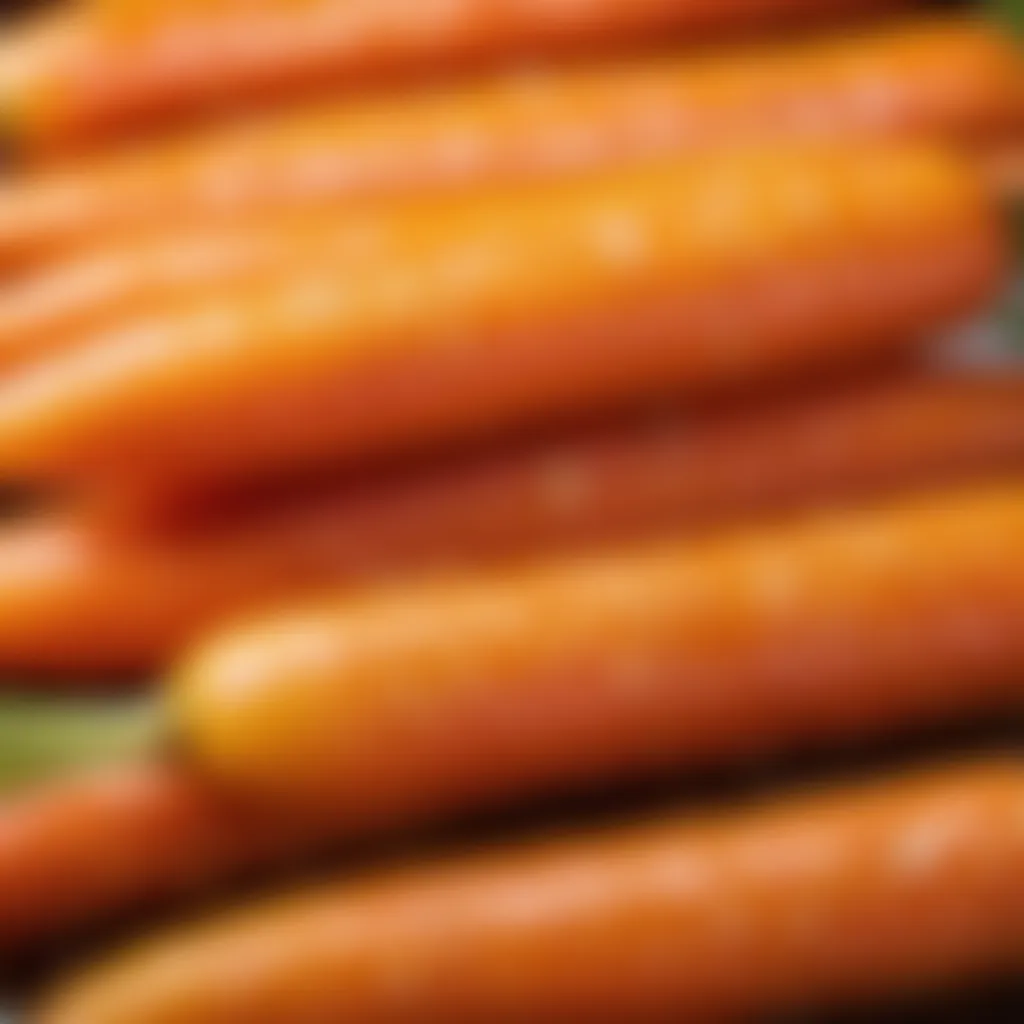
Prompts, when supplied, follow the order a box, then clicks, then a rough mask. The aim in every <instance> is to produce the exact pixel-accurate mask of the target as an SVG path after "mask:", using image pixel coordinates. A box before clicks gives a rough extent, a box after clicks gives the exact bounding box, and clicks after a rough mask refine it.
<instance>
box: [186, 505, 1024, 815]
mask: <svg viewBox="0 0 1024 1024" xmlns="http://www.w3.org/2000/svg"><path fill="white" fill-rule="evenodd" d="M1021 537H1024V489H1022V488H1019V487H1017V488H1008V489H1005V490H1000V489H998V488H996V489H992V490H982V491H980V492H977V493H963V494H959V495H957V494H947V495H940V496H937V497H936V496H933V497H931V498H930V499H917V500H916V501H911V502H907V503H905V504H902V505H893V506H891V507H882V508H878V509H871V510H864V511H860V512H852V511H847V512H845V513H841V514H835V515H824V516H821V517H820V518H811V519H810V520H808V521H803V522H796V523H793V524H788V525H783V526H778V527H775V528H765V527H762V528H761V529H760V530H758V529H754V530H751V531H749V532H748V533H741V534H739V535H737V536H726V537H722V538H720V539H717V540H711V541H707V542H705V543H703V544H694V543H692V542H691V543H679V542H676V543H672V544H662V545H660V546H655V547H651V548H649V549H647V548H645V549H641V550H637V551H631V552H620V553H616V554H606V555H604V556H603V557H600V558H597V557H594V558H591V559H590V560H585V559H584V560H569V561H561V562H555V563H553V564H550V565H544V566H540V567H536V568H533V569H531V570H529V571H520V572H515V573H508V572H505V573H498V572H492V573H491V574H485V575H481V576H479V577H476V578H467V579H461V580H449V581H443V580H442V581H431V582H427V583H422V584H420V585H412V584H407V585H406V586H405V587H404V588H403V587H395V588H393V589H385V590H384V591H383V592H374V593H370V594H363V595H355V596H353V595H351V594H350V595H347V596H344V597H340V598H337V599H335V600H333V601H332V600H324V601H321V602H319V603H316V602H314V603H312V604H310V605H309V606H307V607H300V608H298V609H296V610H294V611H291V612H284V613H279V614H277V615H271V616H266V617H264V618H262V619H257V620H256V621H255V622H252V623H250V624H249V625H247V626H244V627H242V628H236V629H229V630H227V631H226V632H225V633H224V634H223V635H222V636H220V637H219V638H215V639H213V640H212V641H210V642H208V643H207V644H205V645H203V646H202V647H201V648H200V650H199V651H197V652H195V653H194V655H193V656H192V657H191V658H190V659H187V661H186V664H184V665H182V666H181V667H180V670H179V671H178V672H177V673H176V679H175V682H174V685H173V686H172V687H171V698H170V703H171V707H172V708H173V709H174V711H175V713H176V715H177V721H178V725H179V729H180V731H181V735H182V736H183V738H184V742H185V743H186V744H187V746H188V748H189V749H190V750H191V751H192V755H193V756H194V757H195V758H196V760H197V763H198V764H201V765H203V767H204V770H205V771H207V772H208V773H210V775H211V777H214V778H217V779H220V780H222V781H223V782H224V783H225V784H230V785H231V786H233V787H237V788H238V790H239V791H240V792H248V793H252V794H254V795H257V794H258V795H259V796H260V797H261V798H268V799H273V800H275V801H276V800H282V801H283V802H285V804H286V805H287V806H308V807H310V808H315V809H317V810H318V811H319V812H321V813H323V814H325V815H328V816H335V817H336V818H337V819H339V820H343V821H345V822H347V823H350V822H363V821H369V822H371V823H373V824H375V825H376V824H378V823H379V822H384V823H387V824H390V823H391V822H393V821H401V822H403V823H404V822H408V821H409V820H415V819H417V818H418V817H421V816H422V817H424V818H433V817H435V816H437V815H441V814H446V813H450V812H452V811H462V810H464V809H466V808H475V807H477V806H491V805H493V804H495V803H499V802H501V801H502V800H504V799H509V798H512V799H519V798H522V797H523V796H529V795H533V794H536V793H546V792H550V791H551V790H553V789H555V790H557V789H559V788H561V787H570V786H572V785H573V784H574V783H580V782H591V781H593V780H595V779H618V778H620V777H622V776H624V775H631V774H636V773H638V772H641V773H642V772H644V771H647V770H651V769H654V768H658V767H664V766H666V765H673V766H678V765H683V766H693V765H698V764H699V765H704V764H708V763H720V762H723V761H727V760H729V759H730V758H736V757H748V756H753V755H754V754H760V753H765V752H769V753H770V752H774V751H777V750H780V749H787V750H788V749H791V748H793V747H799V746H808V745H810V746H814V745H817V744H828V743H830V742H835V741H836V740H837V739H840V738H845V737H863V736H869V735H876V734H878V733H887V732H890V731H893V730H895V729H898V728H900V727H904V726H907V725H911V724H913V725H919V724H922V723H925V722H929V721H937V720H940V719H944V718H946V717H953V716H956V715H959V714H966V713H970V712H980V711H984V710H992V709H995V708H999V707H1005V706H1006V705H1014V706H1019V705H1020V704H1021V703H1022V702H1024V688H1022V683H1021V680H1022V678H1024V548H1022V546H1021V543H1020V541H1021Z"/></svg>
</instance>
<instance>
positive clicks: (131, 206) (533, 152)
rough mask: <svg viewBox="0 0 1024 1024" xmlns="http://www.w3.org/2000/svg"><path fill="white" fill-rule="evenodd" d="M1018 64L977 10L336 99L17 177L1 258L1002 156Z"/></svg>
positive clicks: (1023, 105) (0, 208)
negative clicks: (977, 153)
mask: <svg viewBox="0 0 1024 1024" xmlns="http://www.w3.org/2000/svg"><path fill="white" fill-rule="evenodd" d="M631 2H635V0H631ZM641 6H642V5H641ZM713 6H714V7H715V8H716V9H719V10H723V11H724V10H726V9H728V8H729V7H730V4H728V3H722V2H721V0H716V3H715V4H714V5H713ZM1021 70H1022V69H1021V61H1020V54H1019V51H1018V49H1017V48H1016V46H1015V44H1014V43H1013V41H1012V40H1011V38H1010V37H1009V36H1008V35H1006V34H1003V33H1002V32H1000V31H999V30H998V29H997V28H995V27H994V26H992V25H990V24H988V23H986V22H983V21H980V20H970V19H966V18H960V19H945V20H920V21H912V22H907V23H902V24H898V25H895V26H889V27H886V28H881V29H875V30H873V31H871V32H870V33H857V34H854V35H852V36H849V35H848V36H846V37H843V38H835V39H811V40H808V41H805V42H799V43H794V42H789V43H786V44H772V45H771V46H766V45H764V44H760V45H758V46H756V47H748V48H744V49H733V50H728V51H722V52H720V53H714V54H711V55H707V56H696V55H694V54H686V55H683V56H663V57H659V58H657V59H648V60H646V61H643V62H639V61H635V60H634V61H633V62H630V63H621V62H620V63H616V64H604V65H599V66H596V67H589V68H577V69H568V68H560V69H554V70H549V71H546V72H542V71H534V72H531V73H529V74H522V73H520V74H513V75H506V76H503V77H501V78H499V79H497V80H489V81H486V82H484V83H482V84H481V83H478V84H467V83H462V84H458V85H449V86H446V87H445V88H443V89H435V90H432V91H430V92H428V93H425V94H420V95H418V96H410V95H408V94H403V95H400V96H397V97H384V98H376V99H365V98H364V99H357V100H351V99H349V100H346V101H341V102H338V101H335V102H332V103H321V104H320V105H318V106H316V107H314V108H312V109H306V110H300V111H298V112H288V113H285V114H280V115H277V116H274V117H268V118H265V119H263V120H262V121H253V122H251V123H248V124H245V125H244V126H242V127H238V126H229V127H227V128H225V127H223V126H221V127H219V128H215V129H213V130H207V131H205V132H203V133H200V134H193V135H190V136H188V138H187V139H185V140H184V141H177V140H175V141H162V142H156V143H152V144H150V145H148V146H145V147H141V146H140V147H136V148H135V149H133V150H132V151H130V152H128V153H123V152H115V153H112V154H109V153H108V154H103V155H98V156H93V157H92V158H86V159H84V160H83V161H80V162H76V163H73V164H71V165H69V166H67V167H64V168H54V169H51V170H48V171H47V170H44V171H42V172H40V173H35V174H30V175H27V176H25V175H22V176H20V177H14V178H13V179H11V180H9V181H6V182H4V183H3V185H2V187H0V260H2V261H3V262H7V263H19V262H21V263H25V262H29V261H32V260H38V259H40V258H42V257H46V256H48V255H50V254H52V253H54V252H56V251H60V250H65V249H67V248H68V247H71V246H77V245H81V244H83V243H85V244H98V245H100V246H105V245H107V244H108V243H109V241H110V238H111V236H115V235H117V234H120V233H123V232H125V231H133V230H138V229H140V228H153V227H170V228H171V229H172V230H177V229H178V228H179V226H181V225H182V224H188V223H192V224H199V225H202V226H206V225H208V224H210V222H211V221H212V222H214V227H213V228H212V230H211V233H212V234H213V235H214V236H215V237H216V236H217V235H218V234H219V232H221V231H223V230H224V224H225V222H229V221H233V220H239V219H242V220H249V219H251V218H252V217H253V216H254V214H255V213H257V212H258V213H260V214H267V213H270V212H272V211H275V210H282V209H283V210H296V209H299V210H301V209H308V208H310V207H312V208H313V209H315V210H321V209H322V208H323V207H325V206H326V205H330V204H340V205H342V206H344V205H348V206H349V207H355V206H358V201H361V200H364V199H365V198H366V197H369V196H378V195H386V196H391V195H396V194H407V193H410V192H416V191H421V190H439V189H458V188H460V187H464V186H465V185H467V184H469V183H473V182H480V181H488V182H490V181H509V180H519V179H523V178H543V177H557V176H561V175H564V174H566V173H569V172H571V171H578V170H580V169H583V168H586V167H596V166H601V165H607V164H611V163H628V162H631V161H639V160H643V159H648V158H650V157H652V156H656V155H659V154H667V153H681V154H686V153H695V152H703V151H705V150H707V149H709V148H714V147H719V146H721V145H724V144H728V143H736V142H744V141H746V142H749V141H752V140H770V139H784V138H793V139H798V138H807V137H834V138H839V139H844V140H849V139H853V138H857V137H861V136H863V137H868V138H876V137H882V138H885V137H892V136H925V137H939V138H942V139H951V140H953V141H956V142H962V143H965V144H967V145H968V146H969V147H970V148H971V149H976V150H981V151H987V150H989V149H990V148H992V147H993V146H998V147H999V148H1002V145H1003V142H1004V140H1006V141H1007V142H1011V141H1013V140H1015V139H1019V137H1020V130H1021V127H1022V115H1024V95H1022V74H1021ZM346 214H347V211H346ZM147 272H148V273H149V274H154V273H155V272H154V271H153V270H150V269H149V268H148V267H147V266H146V265H145V264H144V265H143V267H142V268H139V269H134V268H132V267H131V266H128V267H126V268H125V270H124V273H125V274H126V275H127V276H128V278H129V280H135V279H136V278H138V277H142V278H144V279H146V280H148V278H147V277H146V275H147ZM156 277H157V279H158V280H159V279H161V278H160V275H159V274H157V275H156ZM122 287H126V288H128V286H127V285H123V286H122ZM135 287H139V286H135ZM128 290H129V291H131V288H128ZM109 301H110V302H111V303H112V302H113V300H109Z"/></svg>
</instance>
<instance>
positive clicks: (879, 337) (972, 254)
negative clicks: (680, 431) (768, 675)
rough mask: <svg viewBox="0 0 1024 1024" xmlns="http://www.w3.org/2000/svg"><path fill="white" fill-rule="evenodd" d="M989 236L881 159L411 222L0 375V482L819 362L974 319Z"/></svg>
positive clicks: (942, 189)
mask: <svg viewBox="0 0 1024 1024" xmlns="http://www.w3.org/2000/svg"><path fill="white" fill-rule="evenodd" d="M1001 226H1002V225H1001V223H1000V219H999V217H998V216H997V215H996V211H995V209H994V208H993V204H992V203H991V201H990V199H989V197H988V195H987V194H986V191H985V188H984V185H983V183H982V181H981V180H980V178H979V176H978V175H976V174H975V173H973V172H972V170H971V169H970V168H969V167H968V165H967V164H966V163H963V162H961V161H959V160H957V159H955V158H954V157H953V156H952V155H950V154H945V153H942V152H939V151H933V150H930V149H926V148H916V147H906V146H892V147H878V146H864V147H852V148H845V147H838V148H837V147H833V146H828V147H824V148H820V147H806V148H804V147H799V148H795V149H785V150H775V149H773V150H757V151H742V152H738V153H733V154H719V155H717V156H709V157H708V158H707V159H705V160H702V161H701V162H700V163H699V164H694V163H692V162H684V163H681V164H666V165H658V166H655V167H650V168H645V169H641V170H633V171H628V172H618V173H613V174H606V175H597V176H594V177H590V178H585V179H580V180H577V181H571V182H555V183H547V184H544V185H535V186H532V187H522V188H519V189H510V190H507V191H496V192H494V193H490V192H488V193H482V194H478V195H474V196H468V197H466V198H465V199H464V200H463V201H461V202H453V201H446V202H443V203H439V204H436V205H435V204H430V203H427V204H423V205H419V206H417V207H416V208H415V210H412V211H408V214H407V216H400V217H397V218H396V219H395V221H394V224H393V225H392V227H393V231H394V237H393V238H392V240H391V243H390V244H391V248H390V254H391V258H390V259H389V260H387V261H382V262H380V263H374V262H373V261H371V262H370V264H369V265H366V266H362V265H360V266H348V267H342V268H341V269H340V270H337V271H336V270H335V269H334V268H332V267H329V266H325V267H322V268H319V269H318V271H317V273H315V274H311V273H309V272H308V270H306V269H298V270H296V271H295V273H294V274H287V273H285V274H282V276H281V277H280V278H279V279H278V278H275V279H274V281H273V282H271V283H270V284H269V285H268V284H267V283H266V282H262V283H261V285H260V286H259V287H248V288H247V287H244V286H240V287H239V288H238V289H237V290H228V291H226V292H225V293H223V294H218V295H216V296H214V297H211V298H209V299H207V300H197V301H196V302H195V303H194V304H191V305H186V306H185V307H183V308H179V307H177V306H174V307H173V308H167V309H161V310H159V311H154V312H153V314H152V315H151V316H150V317H148V318H143V319H140V320H130V319H129V320H128V321H126V322H125V323H124V324H121V325H118V326H113V327H110V328H109V329H106V330H101V331H99V332H97V333H96V334H94V335H91V336H90V337H87V338H82V339H80V341H79V342H78V343H77V344H76V345H75V348H74V350H73V351H69V352H66V353H58V354H56V355H54V356H53V357H52V358H50V359H47V360H41V361H40V362H39V364H38V365H34V366H30V367H28V368H26V369H25V370H24V372H22V373H19V374H14V375H12V376H10V377H8V378H7V379H6V380H5V381H3V382H2V383H0V470H2V471H3V473H4V474H5V475H7V476H8V477H23V478H25V479H57V480H61V479H81V478H83V477H88V478H89V479H90V480H92V481H96V480H100V479H103V478H108V479H109V478H119V479H122V480H123V479H137V480H139V481H141V482H147V481H148V482H150V483H152V482H154V481H155V480H159V481H161V482H162V483H164V484H166V483H167V482H168V481H169V482H171V484H172V485H173V484H175V483H177V482H179V481H180V482H182V484H183V485H184V484H186V483H187V484H189V485H191V484H200V483H205V482H208V481H214V480H220V479H223V478H225V477H227V478H245V477H248V476H251V475H260V474H266V473H273V472H275V471H278V470H282V469H286V470H292V469H296V468H300V467H302V466H315V465H318V464H323V463H325V462H334V463H337V462H338V461H341V462H345V461H349V462H358V461H362V460H365V459H369V458H372V457H375V456H381V455H384V454H391V453H396V452H399V451H405V450H409V449H411V448H426V447H430V446H433V445H436V444H441V443H444V442H448V441H451V440H452V439H457V438H465V437H466V436H480V435H482V434H486V433H489V432H498V431H502V430H507V429H510V428H517V427H522V426H526V425H530V424H538V423H540V422H543V421H545V420H547V419H549V418H551V417H552V416H566V415H572V414H575V413H583V412H588V411H595V410H597V409H601V408H604V407H609V406H614V405H616V404H619V403H623V402H627V401H631V400H635V399H637V398H640V397H642V396H645V395H648V394H652V393H658V392H664V391H667V390H670V389H675V390H677V391H681V392H685V393H687V394H690V395H695V394H704V393H706V392H708V391H709V390H714V389H716V388H719V387H723V386H728V385H736V384H738V383H739V382H747V381H754V380H760V379H763V378H767V377H784V376H786V375H787V374H791V373H794V372H798V371H805V370H808V369H811V368H814V367H823V366H828V365H834V364H836V363H840V364H842V363H843V362H848V361H850V360H853V359H857V358H863V357H865V356H867V355H869V354H872V353H877V352H879V351H883V350H884V351H892V350H896V349H898V348H900V347H906V346H907V344H908V343H910V342H912V341H914V340H917V339H918V338H920V337H921V336H924V335H926V334H927V333H928V332H929V331H930V330H932V329H934V328H936V327H939V326H941V325H943V324H945V323H947V322H948V321H949V319H950V318H951V317H958V316H960V315H962V314H966V313H968V312H970V311H972V310H974V309H975V308H976V307H977V305H978V304H979V303H980V302H982V301H984V300H985V299H986V298H988V297H989V296H991V295H992V294H993V293H994V292H995V291H996V290H997V289H998V288H999V287H1000V286H1001V284H1002V282H1003V269H1004V265H1005V264H1004V259H1003V257H1004V254H1005V247H1004V244H1003V243H1004V234H1003V232H1002V230H1001ZM389 230H390V229H389Z"/></svg>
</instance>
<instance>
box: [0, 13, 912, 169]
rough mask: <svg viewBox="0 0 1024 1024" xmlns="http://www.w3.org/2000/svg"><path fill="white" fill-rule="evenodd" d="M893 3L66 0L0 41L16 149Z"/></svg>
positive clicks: (1, 100)
mask: <svg viewBox="0 0 1024 1024" xmlns="http://www.w3.org/2000/svg"><path fill="white" fill-rule="evenodd" d="M897 3H898V0H831V2H830V3H829V4H827V5H822V4H821V3H820V0H743V2H742V3H739V4H736V3H722V2H721V0H576V2H574V3H573V4H572V5H571V7H569V6H567V5H565V4H564V3H528V4H524V3H522V2H521V0H448V2H446V3H444V4H442V5H438V4H427V3H424V0H375V2H374V3H372V4H353V3H350V2H348V0H305V2H302V3H294V2H292V0H264V2H261V3H258V4H255V5H253V4H251V3H247V4H201V5H198V6H195V5H193V6H191V7H182V5H181V4H171V5H166V4H154V3H145V4H131V5H129V7H128V8H122V9H115V8H112V7H109V6H107V5H102V4H99V5H97V4H85V5H67V6H65V8H64V9H63V10H61V11H60V12H59V13H58V14H57V15H56V16H51V15H47V16H46V19H47V20H46V21H45V22H44V23H41V24H40V23H34V24H30V25H29V26H28V28H27V29H25V30H23V33H22V34H20V35H19V34H14V35H13V36H12V37H11V38H9V39H8V40H7V41H6V42H5V44H4V46H3V47H2V48H0V63H2V64H5V65H7V66H8V68H9V70H8V72H7V73H6V74H5V75H3V76H2V78H0V85H2V92H0V110H2V111H3V117H4V123H5V128H6V129H7V132H8V134H10V135H11V136H12V137H13V140H14V144H15V146H17V147H18V148H20V149H22V150H25V151H27V152H29V153H30V154H31V153H34V152H43V153H47V152H61V151H67V150H73V149H81V148H83V147H87V146H89V145H95V144H99V143H102V142H103V141H105V140H108V139H110V138H116V137H123V136H125V135H132V134H138V133H143V134H144V133H147V132H152V131H154V130H156V129H157V128H158V127H163V126H166V125H168V124H172V125H174V124H181V123H182V122H185V123H187V122H194V121H196V120H204V119H209V118H211V117H218V116H223V115H224V113H225V112H230V111H232V110H233V109H238V108H246V107H248V108H252V107H254V106H257V107H258V106H262V105H267V104H274V103H277V102H279V101H281V100H283V99H290V98H294V97H296V96H300V95H303V94H309V93H315V92H317V91H322V90H323V89H325V88H329V89H332V90H337V89H339V88H346V87H348V88H361V87H365V86H366V85H368V84H370V85H383V84H392V83H394V82H396V81H409V80H410V78H420V79H422V78H424V77H427V78H429V77H437V76H439V75H441V74H444V75H451V74H453V73H455V72H457V71H459V70H468V69H472V68H480V67H485V66H487V65H492V64H494V63H507V62H509V61H510V60H521V59H523V58H535V57H538V56H549V55H551V56H553V55H557V54H565V53H571V54H574V55H584V56H585V55H587V54H590V53H593V52H595V51H598V52H600V51H604V50H608V49H611V48H612V47H619V48H622V47H623V46H630V45H634V44H638V43H644V42H650V43H661V42H663V41H664V40H665V38H666V37H669V38H673V39H675V40H678V41H680V42H694V41H697V40H704V39H707V38H709V37H714V36H721V35H724V34H737V33H744V32H749V31H752V30H753V29H756V28H764V27H775V26H777V25H780V24H783V23H785V24H789V25H790V26H792V25H800V24H804V23H806V22H808V21H809V20H811V19H815V18H816V19H817V20H818V21H825V20H831V21H836V20H838V19H839V17H840V16H842V15H843V14H851V13H855V14H860V13H866V12H869V11H878V10H881V9H885V8H891V7H894V6H897Z"/></svg>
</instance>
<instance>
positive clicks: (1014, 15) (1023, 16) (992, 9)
mask: <svg viewBox="0 0 1024 1024" xmlns="http://www.w3.org/2000/svg"><path fill="white" fill-rule="evenodd" d="M985 7H986V9H987V10H988V12H989V14H990V15H991V16H992V17H993V18H995V19H996V20H997V21H999V22H1001V23H1002V24H1004V25H1006V26H1007V27H1008V28H1009V29H1011V30H1012V31H1013V32H1016V33H1019V34H1020V35H1024V0H987V3H986V4H985Z"/></svg>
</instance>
